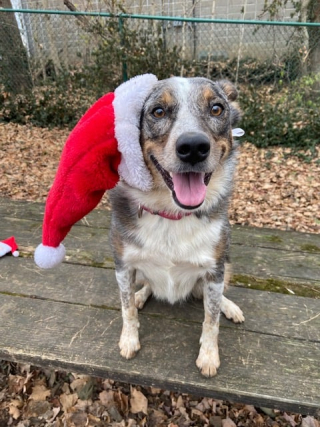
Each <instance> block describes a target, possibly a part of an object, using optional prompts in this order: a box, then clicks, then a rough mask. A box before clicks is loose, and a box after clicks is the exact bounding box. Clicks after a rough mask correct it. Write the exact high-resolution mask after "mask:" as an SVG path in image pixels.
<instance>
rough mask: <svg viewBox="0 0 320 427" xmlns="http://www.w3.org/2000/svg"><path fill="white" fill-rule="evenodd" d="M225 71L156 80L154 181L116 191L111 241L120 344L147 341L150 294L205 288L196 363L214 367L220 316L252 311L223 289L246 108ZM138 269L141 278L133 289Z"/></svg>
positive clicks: (174, 297)
mask: <svg viewBox="0 0 320 427" xmlns="http://www.w3.org/2000/svg"><path fill="white" fill-rule="evenodd" d="M237 96H238V93H237V90H236V88H235V87H234V85H233V84H232V83H230V82H229V81H226V80H221V81H217V82H213V81H211V80H209V79H206V78H201V77H193V78H182V77H171V78H169V79H166V80H162V81H159V82H158V83H156V85H155V87H154V88H153V90H152V93H151V94H150V95H149V96H148V97H147V99H146V101H145V103H144V106H143V108H142V110H141V117H140V144H141V148H142V152H143V158H144V161H145V164H146V165H147V168H148V169H149V171H150V173H151V176H152V182H153V186H152V189H151V190H150V191H141V190H139V189H136V188H133V187H131V186H130V185H128V184H127V183H126V182H125V181H121V182H120V183H119V184H118V185H117V186H116V187H115V188H114V189H113V190H111V191H110V201H111V206H112V220H111V245H112V249H113V254H114V260H115V268H116V279H117V282H118V285H119V289H120V298H121V305H122V317H123V328H122V333H121V337H120V342H119V347H120V353H121V355H122V356H123V357H125V358H127V359H130V358H132V357H134V356H135V354H136V353H137V351H138V350H139V349H140V343H139V333H138V329H139V321H138V309H141V308H143V306H144V304H145V302H146V300H147V299H148V298H149V296H150V295H151V294H153V295H154V296H155V297H156V298H159V299H161V300H166V301H168V302H169V303H171V304H174V303H175V302H177V301H181V300H185V299H186V298H188V297H189V296H190V295H193V296H195V297H197V298H203V301H204V322H203V326H202V334H201V338H200V351H199V356H198V358H197V360H196V365H197V367H198V368H199V369H200V371H201V373H202V374H203V375H204V376H206V377H211V376H214V375H215V374H216V373H217V369H218V367H219V365H220V359H219V350H218V334H219V316H220V312H222V313H223V314H224V315H225V316H226V317H227V318H228V319H231V320H233V321H234V322H236V323H240V322H243V321H244V316H243V313H242V311H241V309H240V308H239V307H238V306H237V305H236V304H235V303H233V302H232V301H230V300H229V299H227V298H226V297H225V296H224V295H223V291H224V288H225V287H226V285H227V283H228V281H229V275H230V258H229V247H230V225H229V222H228V216H227V214H228V206H229V201H230V196H231V193H232V186H233V175H234V170H235V165H236V159H237V144H236V143H235V142H234V141H233V136H232V128H233V127H234V126H235V124H236V123H237V122H238V121H239V119H240V117H241V112H240V108H239V106H238V104H237V102H236V99H237ZM137 275H140V276H141V277H142V278H143V287H142V288H141V289H140V290H139V291H137V292H135V282H136V277H137Z"/></svg>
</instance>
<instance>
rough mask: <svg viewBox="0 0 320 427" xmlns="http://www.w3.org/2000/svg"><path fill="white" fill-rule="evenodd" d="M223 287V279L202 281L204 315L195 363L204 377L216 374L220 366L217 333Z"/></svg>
mask: <svg viewBox="0 0 320 427" xmlns="http://www.w3.org/2000/svg"><path fill="white" fill-rule="evenodd" d="M223 289H224V283H223V281H222V282H221V283H215V282H205V283H204V289H203V303H204V313H205V316H204V322H203V324H202V334H201V338H200V352H199V356H198V359H197V361H196V365H197V366H198V368H199V369H200V370H201V373H202V375H204V376H206V377H213V376H214V375H216V373H217V369H218V368H219V366H220V358H219V348H218V335H219V317H220V310H221V301H222V293H223Z"/></svg>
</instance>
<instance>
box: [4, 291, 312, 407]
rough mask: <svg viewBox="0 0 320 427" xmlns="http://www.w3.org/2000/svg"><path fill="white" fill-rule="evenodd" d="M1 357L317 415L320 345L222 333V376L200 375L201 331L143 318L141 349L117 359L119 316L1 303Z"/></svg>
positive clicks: (13, 300)
mask: <svg viewBox="0 0 320 427" xmlns="http://www.w3.org/2000/svg"><path fill="white" fill-rule="evenodd" d="M0 317H1V322H0V336H1V345H0V357H2V358H4V359H8V360H14V361H21V362H28V363H32V364H35V365H37V366H46V367H48V366H49V367H54V368H63V369H67V370H72V371H76V372H77V371H78V372H82V373H86V374H89V375H96V376H103V377H108V378H113V379H117V380H121V381H127V382H131V383H138V384H144V385H153V386H156V387H163V388H166V389H171V390H174V391H180V392H187V393H192V394H198V395H201V396H211V397H214V398H220V399H229V400H233V401H241V402H247V403H250V404H256V405H259V406H267V407H274V408H278V409H283V410H292V411H296V412H300V413H305V414H306V413H310V414H314V413H317V412H318V410H319V407H320V395H319V393H318V392H319V389H320V359H319V354H320V344H319V343H314V342H310V341H307V342H306V341H301V340H294V339H284V338H279V337H275V336H272V335H265V334H257V333H254V332H249V331H244V330H241V329H240V328H239V330H236V329H230V328H225V327H222V328H221V334H220V354H221V359H222V363H221V367H220V370H219V374H218V375H217V376H216V377H215V378H212V379H206V378H204V377H202V376H201V375H200V373H199V372H198V370H197V369H196V367H195V359H196V357H197V352H198V347H199V344H198V343H199V335H200V331H201V326H200V325H199V324H194V323H183V322H178V321H175V320H172V319H164V318H158V317H153V316H141V319H140V320H141V322H140V323H141V328H140V339H141V344H142V349H141V351H140V352H139V354H138V355H137V357H135V358H134V359H132V360H130V361H126V360H123V359H122V358H121V357H120V356H119V350H118V346H117V342H118V339H119V334H120V330H121V315H120V313H119V312H118V311H115V310H107V309H99V308H90V307H84V306H77V305H72V304H66V303H58V302H52V301H41V300H34V299H29V298H21V297H13V296H6V295H2V297H1V300H0Z"/></svg>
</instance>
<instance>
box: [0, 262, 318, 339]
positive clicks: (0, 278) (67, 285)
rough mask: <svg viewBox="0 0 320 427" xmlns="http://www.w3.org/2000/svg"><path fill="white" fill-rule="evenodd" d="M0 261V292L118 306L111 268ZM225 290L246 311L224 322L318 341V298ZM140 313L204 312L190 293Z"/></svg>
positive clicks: (177, 315)
mask: <svg viewBox="0 0 320 427" xmlns="http://www.w3.org/2000/svg"><path fill="white" fill-rule="evenodd" d="M0 265H1V274H0V295H1V294H4V295H6V294H14V295H17V296H21V297H22V296H23V297H29V298H39V299H47V300H51V301H57V302H64V303H69V304H78V305H83V306H94V307H98V308H99V307H100V308H110V309H114V310H120V297H119V291H118V286H117V283H116V279H115V274H114V271H113V270H108V269H103V268H92V267H86V266H82V265H72V264H70V265H69V264H62V265H61V266H59V267H57V268H55V269H52V270H41V269H39V268H38V267H37V266H36V265H35V264H34V262H33V261H32V260H31V259H23V258H22V259H17V258H14V257H4V258H3V259H2V260H1V264H0ZM226 295H227V297H228V298H230V299H231V300H232V301H234V302H235V303H236V304H238V305H239V306H240V307H241V309H242V310H243V311H244V315H245V317H246V321H245V323H244V324H242V325H240V326H235V325H234V324H233V323H232V322H230V321H228V320H226V319H225V318H224V317H222V322H223V325H225V326H226V327H229V328H235V327H236V328H237V330H238V329H241V330H242V329H243V330H247V331H254V332H260V333H265V334H271V335H277V336H282V337H292V338H297V339H301V340H305V339H307V340H308V339H309V340H311V341H315V342H320V315H318V314H319V313H320V300H314V299H312V298H302V297H295V296H291V295H290V296H289V295H282V294H277V293H273V292H265V291H256V290H254V289H245V288H239V287H233V286H231V287H230V288H229V290H228V291H227V293H226ZM140 313H141V315H143V314H150V315H153V316H159V317H164V318H167V319H173V320H177V321H182V322H190V321H191V322H196V323H199V324H201V323H202V322H203V315H204V314H203V304H202V301H199V300H195V299H190V301H188V302H185V303H179V304H174V305H170V304H168V303H165V302H161V301H156V300H155V299H153V298H151V299H150V300H149V301H148V302H147V303H146V305H145V307H144V309H143V310H142V311H141V312H140ZM317 315H318V316H317ZM313 317H315V318H314V319H313ZM310 319H311V320H310Z"/></svg>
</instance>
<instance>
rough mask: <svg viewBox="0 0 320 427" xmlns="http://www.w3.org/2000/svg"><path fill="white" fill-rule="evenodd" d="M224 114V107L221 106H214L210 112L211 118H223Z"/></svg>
mask: <svg viewBox="0 0 320 427" xmlns="http://www.w3.org/2000/svg"><path fill="white" fill-rule="evenodd" d="M222 112H223V107H222V105H220V104H214V105H213V106H212V107H211V110H210V114H211V116H221V114H222Z"/></svg>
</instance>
